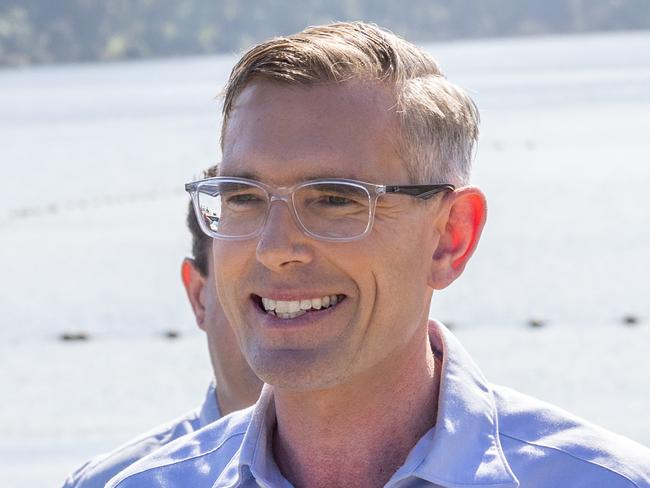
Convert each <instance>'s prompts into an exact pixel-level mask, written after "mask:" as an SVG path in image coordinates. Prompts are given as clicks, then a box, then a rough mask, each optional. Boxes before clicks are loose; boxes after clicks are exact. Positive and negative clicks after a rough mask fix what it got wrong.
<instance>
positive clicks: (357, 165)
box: [213, 82, 438, 390]
mask: <svg viewBox="0 0 650 488" xmlns="http://www.w3.org/2000/svg"><path fill="white" fill-rule="evenodd" d="M394 105H395V100H394V97H393V96H392V95H391V93H390V91H388V90H387V89H386V88H384V87H381V86H379V85H376V84H370V83H366V84H361V83H359V84H352V83H350V84H344V85H338V86H334V85H320V86H315V87H289V86H285V85H279V84H274V83H271V82H255V83H253V84H251V85H249V86H248V87H247V88H246V89H244V90H243V91H242V93H241V94H240V95H239V97H238V98H237V100H236V104H235V107H234V110H233V112H232V115H231V118H230V120H229V124H228V127H227V130H226V132H225V137H224V145H223V161H222V166H221V173H222V174H223V175H224V176H241V177H248V178H253V179H256V180H259V181H262V182H265V183H267V184H270V185H273V186H290V185H293V184H295V183H297V182H301V181H305V180H310V179H316V178H323V177H339V178H352V179H357V180H362V181H368V182H372V183H380V184H387V183H390V184H408V183H410V182H409V179H408V175H407V172H406V169H405V167H404V165H403V163H402V162H401V160H400V159H399V157H398V156H397V153H396V150H395V139H396V137H395V134H396V133H397V126H396V124H397V120H396V116H395V113H394V109H393V108H392V107H394ZM436 207H437V203H435V202H434V203H424V202H421V201H416V199H414V198H411V197H408V196H402V195H399V196H398V195H391V196H384V197H381V198H380V199H379V201H378V205H377V211H376V215H375V222H374V226H373V230H372V232H371V233H370V234H369V235H368V236H366V237H364V238H363V239H359V240H356V241H351V242H343V243H333V242H323V241H318V240H315V239H313V238H311V237H308V236H307V235H305V234H303V233H302V232H301V230H300V229H299V228H298V226H297V225H296V223H295V222H294V220H293V218H292V216H291V214H290V211H289V209H288V208H287V205H286V204H285V203H284V202H282V201H276V202H274V203H273V204H272V205H271V210H270V214H269V217H268V220H267V222H266V224H265V227H264V229H263V232H262V234H261V235H260V236H259V237H258V238H255V239H250V240H244V241H219V240H215V241H214V244H213V253H214V260H215V261H216V262H218V263H220V265H219V266H218V267H217V269H216V270H215V274H216V280H217V288H218V290H219V296H220V300H221V302H222V305H223V308H224V311H225V313H226V315H227V316H228V319H229V320H230V322H231V324H233V327H234V329H235V333H236V335H237V336H238V341H239V344H240V346H241V348H242V351H243V353H244V355H245V356H246V359H247V360H248V362H249V364H250V365H251V367H252V368H253V370H254V371H255V372H256V373H257V375H258V376H260V377H261V378H262V379H263V380H265V381H266V382H268V383H270V384H273V385H276V386H278V387H283V388H288V389H292V390H310V389H319V388H327V387H331V386H334V385H337V384H340V383H344V382H345V381H346V380H348V379H350V378H352V377H353V376H354V375H357V374H359V373H364V372H368V371H369V370H370V368H375V369H374V370H373V373H374V371H377V373H378V374H381V373H380V371H381V367H382V365H383V366H384V367H388V366H386V365H387V364H388V363H390V359H391V358H394V357H396V355H405V354H409V348H413V347H422V345H421V344H419V343H418V344H417V346H414V342H415V341H413V337H414V336H415V332H416V330H420V331H422V330H423V328H424V329H425V328H426V322H427V317H428V307H429V301H430V298H431V289H430V288H429V287H428V286H427V278H428V273H429V269H430V262H431V256H432V255H433V253H434V251H435V247H436V244H437V242H438V233H437V231H436V229H435V226H434V225H433V224H434V222H433V218H434V217H435V215H436V212H435V210H436ZM328 296H329V297H332V296H336V297H338V299H339V301H338V303H337V304H336V305H334V306H330V307H329V308H326V309H323V308H321V309H320V310H313V309H312V310H310V311H308V312H307V313H305V314H304V315H301V316H299V317H296V318H293V319H281V318H279V317H276V316H274V315H272V314H269V313H267V312H266V311H265V310H264V308H263V306H262V300H261V298H269V299H273V300H280V301H301V300H310V299H319V298H323V297H328ZM378 368H379V369H378Z"/></svg>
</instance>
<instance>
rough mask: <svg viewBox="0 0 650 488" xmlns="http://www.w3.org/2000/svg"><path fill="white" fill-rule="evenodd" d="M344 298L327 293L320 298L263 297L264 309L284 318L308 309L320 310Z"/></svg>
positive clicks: (300, 313) (302, 312)
mask: <svg viewBox="0 0 650 488" xmlns="http://www.w3.org/2000/svg"><path fill="white" fill-rule="evenodd" d="M342 299H343V296H342V295H341V296H340V298H339V295H325V296H324V297H319V298H307V299H303V300H292V301H285V300H273V299H272V298H264V297H262V305H263V306H264V310H266V311H267V312H269V313H273V312H275V314H274V315H277V316H278V317H280V318H282V319H292V318H295V317H299V316H300V315H303V314H305V313H306V311H307V310H311V309H313V310H320V309H321V308H328V307H332V306H334V305H336V304H337V303H338V302H340V301H341V300H342Z"/></svg>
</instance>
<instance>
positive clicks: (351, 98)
mask: <svg viewBox="0 0 650 488" xmlns="http://www.w3.org/2000/svg"><path fill="white" fill-rule="evenodd" d="M394 107H395V99H394V96H393V93H392V91H391V90H390V89H389V88H387V87H385V86H384V85H381V84H379V83H370V82H367V83H362V82H355V83H344V84H338V85H334V84H326V85H316V86H309V87H305V86H289V85H282V84H278V83H274V82H266V81H261V82H260V81H258V82H254V83H252V84H251V85H249V86H247V87H246V88H245V89H244V90H243V91H242V92H241V94H240V95H239V96H238V97H237V99H236V100H235V103H234V105H233V109H232V112H231V115H230V119H229V122H228V127H227V128H226V131H225V132H224V140H223V162H222V166H221V173H222V174H224V175H230V176H237V175H243V174H246V175H259V179H262V180H265V181H269V182H275V183H278V184H280V183H283V184H288V183H291V182H294V181H296V180H303V179H310V178H315V177H324V176H333V177H347V178H357V179H366V180H369V181H374V180H376V179H377V178H376V177H373V175H377V176H379V177H381V176H382V175H385V173H389V174H390V173H395V174H394V175H392V176H393V178H395V177H398V176H399V174H400V173H401V172H402V171H403V172H404V174H406V173H405V170H404V167H403V164H402V163H401V161H400V160H399V157H398V155H397V151H396V147H397V140H396V134H397V115H396V113H395V109H394ZM385 176H388V175H385Z"/></svg>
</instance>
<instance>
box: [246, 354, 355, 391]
mask: <svg viewBox="0 0 650 488" xmlns="http://www.w3.org/2000/svg"><path fill="white" fill-rule="evenodd" d="M318 356H319V354H318V353H314V351H313V350H289V351H288V350H281V351H278V350H276V351H273V352H265V353H263V354H258V355H256V356H255V357H251V358H249V363H250V365H251V368H252V369H253V371H255V374H256V375H257V376H258V377H259V378H261V379H262V380H263V381H264V383H268V384H269V385H272V386H274V387H276V388H281V389H283V390H288V391H296V392H298V391H316V390H325V389H328V388H332V387H334V386H336V385H339V384H341V383H342V382H343V381H344V378H345V374H344V371H343V368H342V367H341V363H342V362H341V361H340V360H333V359H331V358H330V360H327V359H326V358H319V357H318Z"/></svg>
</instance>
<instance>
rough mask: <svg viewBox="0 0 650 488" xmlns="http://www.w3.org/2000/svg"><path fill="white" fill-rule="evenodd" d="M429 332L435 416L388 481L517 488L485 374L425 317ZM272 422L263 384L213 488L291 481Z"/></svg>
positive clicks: (445, 332)
mask: <svg viewBox="0 0 650 488" xmlns="http://www.w3.org/2000/svg"><path fill="white" fill-rule="evenodd" d="M429 336H430V340H431V344H432V346H433V349H434V352H436V351H437V352H436V354H438V355H442V371H441V379H440V398H439V401H438V418H437V421H436V425H435V426H434V427H433V428H432V429H431V430H429V431H428V432H427V433H426V434H425V435H424V436H423V437H422V438H421V439H420V440H419V441H418V443H417V444H416V445H415V447H414V448H413V449H412V450H411V452H410V453H409V455H408V457H407V459H406V461H405V463H404V465H402V467H401V468H400V469H399V470H398V471H397V472H396V473H395V474H394V475H393V477H392V478H391V480H390V481H389V482H388V484H387V486H391V485H393V484H395V483H398V482H399V481H402V480H406V479H409V478H419V479H422V480H426V481H429V482H431V483H432V484H436V485H439V486H442V487H448V488H455V487H458V486H461V485H462V486H464V487H468V486H477V487H479V486H480V487H483V488H487V487H499V488H517V487H518V486H519V482H518V481H517V478H515V476H514V474H513V473H512V470H511V469H510V467H509V466H508V463H507V461H506V459H505V455H504V453H503V450H502V448H501V444H500V442H499V433H498V420H497V413H496V406H495V404H494V399H493V397H492V392H491V389H490V386H489V384H488V382H487V380H486V379H485V377H484V376H483V374H482V373H481V371H480V370H479V368H478V366H477V365H476V364H475V363H474V361H473V360H472V358H471V357H470V356H469V354H468V353H467V351H465V349H464V348H463V346H462V345H461V344H460V342H458V340H457V339H456V338H455V337H454V336H453V334H451V332H449V330H448V329H447V328H446V327H445V326H443V325H442V324H440V323H438V322H433V321H432V322H430V324H429ZM275 422H276V418H275V406H274V402H273V389H272V387H271V386H269V385H265V386H264V388H263V389H262V394H261V396H260V399H259V400H258V401H257V403H256V405H255V407H254V409H253V413H252V417H251V421H250V424H249V426H248V428H247V430H246V434H245V435H244V438H243V440H242V444H241V447H240V449H239V450H238V452H237V453H236V454H235V456H234V457H233V459H232V460H231V462H230V463H229V466H228V467H227V468H226V470H224V472H223V473H222V476H220V477H219V479H218V480H217V482H216V483H215V484H214V487H215V488H216V487H218V486H223V485H221V484H220V480H225V479H230V480H232V479H233V478H236V482H235V483H233V484H229V486H239V484H243V483H245V482H246V481H247V480H248V479H249V478H250V477H253V478H255V480H256V481H257V483H258V484H260V485H261V486H273V487H276V486H278V487H282V486H291V485H290V484H289V483H288V482H287V481H286V480H285V479H284V477H282V475H281V473H280V471H279V469H278V467H277V465H276V464H275V461H274V458H273V452H272V447H271V441H272V435H273V429H274V427H275ZM224 475H225V476H224Z"/></svg>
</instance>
